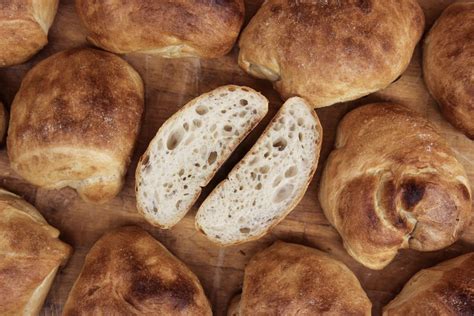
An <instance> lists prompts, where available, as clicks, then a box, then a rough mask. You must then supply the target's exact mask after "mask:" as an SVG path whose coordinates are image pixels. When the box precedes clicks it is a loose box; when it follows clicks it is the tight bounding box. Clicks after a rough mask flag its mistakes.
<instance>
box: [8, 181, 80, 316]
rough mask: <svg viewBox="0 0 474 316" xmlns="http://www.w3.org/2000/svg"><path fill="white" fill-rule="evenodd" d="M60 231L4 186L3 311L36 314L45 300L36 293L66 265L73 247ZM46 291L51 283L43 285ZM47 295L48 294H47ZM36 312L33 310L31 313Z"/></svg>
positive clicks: (10, 313)
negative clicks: (54, 271) (61, 266)
mask: <svg viewBox="0 0 474 316" xmlns="http://www.w3.org/2000/svg"><path fill="white" fill-rule="evenodd" d="M58 236H59V231H58V230H57V229H55V228H54V227H52V226H49V225H48V223H47V222H46V221H45V219H44V218H43V217H42V216H41V214H40V213H39V212H38V211H37V210H36V209H35V208H34V207H33V206H31V205H30V204H28V203H27V202H26V201H24V200H23V199H21V198H20V197H18V196H16V195H14V194H12V193H10V192H7V191H4V190H2V189H0V313H1V314H2V315H19V314H25V315H33V314H34V313H35V312H39V309H40V308H41V306H42V305H43V301H38V300H37V299H35V297H37V296H41V295H39V294H38V293H35V290H37V289H38V288H39V287H40V286H41V284H42V282H43V280H45V279H46V278H47V277H48V275H49V274H50V273H51V272H52V271H53V270H55V269H56V268H57V267H58V266H60V265H63V264H64V263H65V262H66V260H67V259H68V257H69V256H70V254H71V247H69V246H68V245H66V244H65V243H63V242H61V241H60V240H59V239H58ZM41 291H45V292H46V293H47V292H48V291H49V287H46V288H44V287H43V288H42V289H41ZM44 296H45V295H44ZM30 313H32V314H30Z"/></svg>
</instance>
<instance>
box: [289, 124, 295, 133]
mask: <svg viewBox="0 0 474 316" xmlns="http://www.w3.org/2000/svg"><path fill="white" fill-rule="evenodd" d="M295 129H296V125H295V124H293V125H291V126H290V131H292V132H294V131H295Z"/></svg>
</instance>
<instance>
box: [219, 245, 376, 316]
mask: <svg viewBox="0 0 474 316" xmlns="http://www.w3.org/2000/svg"><path fill="white" fill-rule="evenodd" d="M371 306H372V304H371V303H370V300H369V299H368V298H367V295H366V293H365V292H364V290H363V289H362V287H361V286H360V283H359V280H357V277H356V276H355V275H354V274H353V273H352V271H351V270H349V269H348V268H347V267H346V266H345V265H344V264H343V263H342V262H339V261H337V260H335V259H333V258H331V257H330V256H328V255H327V254H325V253H324V252H321V251H319V250H316V249H312V248H308V247H304V246H300V245H295V244H288V243H283V242H276V243H275V244H274V245H272V246H271V247H269V248H267V249H265V250H264V251H262V252H260V253H259V254H257V255H256V256H255V257H253V258H252V260H250V262H249V264H248V265H247V267H246V268H245V276H244V287H243V290H242V296H241V301H240V303H239V302H237V301H234V302H233V304H232V305H231V309H230V310H229V314H228V315H240V316H247V315H370V311H371Z"/></svg>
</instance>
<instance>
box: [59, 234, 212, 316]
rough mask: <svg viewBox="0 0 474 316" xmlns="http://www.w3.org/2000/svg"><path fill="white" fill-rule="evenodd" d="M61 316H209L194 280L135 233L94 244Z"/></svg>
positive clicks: (151, 241)
mask: <svg viewBox="0 0 474 316" xmlns="http://www.w3.org/2000/svg"><path fill="white" fill-rule="evenodd" d="M63 315H64V316H72V315H193V316H194V315H196V316H199V315H212V311H211V307H210V305H209V302H208V301H207V298H206V296H205V294H204V291H203V289H202V287H201V284H200V283H199V280H198V278H197V277H196V276H195V275H194V274H193V273H192V272H191V270H189V269H188V268H187V267H186V266H185V265H184V264H183V263H182V262H181V261H179V260H178V259H177V258H176V257H174V256H173V255H172V254H171V253H170V252H169V251H168V250H167V249H166V248H165V247H163V246H162V245H161V244H160V243H159V242H158V241H156V240H155V239H154V238H153V237H151V236H150V235H149V234H148V233H147V232H145V231H144V230H142V229H140V228H138V227H124V228H120V229H117V230H115V231H112V232H110V233H108V234H106V235H104V236H103V237H102V238H101V239H99V240H98V241H97V242H96V243H95V245H94V246H93V247H92V249H91V250H90V251H89V253H88V255H87V257H86V260H85V262H84V266H83V268H82V271H81V274H80V275H79V278H78V279H77V281H76V283H75V284H74V286H73V288H72V290H71V292H70V293H69V297H68V299H67V302H66V305H65V307H64V313H63Z"/></svg>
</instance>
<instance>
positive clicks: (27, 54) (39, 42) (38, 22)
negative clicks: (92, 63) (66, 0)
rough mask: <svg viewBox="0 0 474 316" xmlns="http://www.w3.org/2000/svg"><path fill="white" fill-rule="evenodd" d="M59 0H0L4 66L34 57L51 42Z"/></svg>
mask: <svg viewBox="0 0 474 316" xmlns="http://www.w3.org/2000/svg"><path fill="white" fill-rule="evenodd" d="M58 2H59V1H58V0H48V1H42V0H0V67H5V66H11V65H15V64H20V63H23V62H25V61H27V60H28V59H30V58H31V57H32V56H33V55H34V54H36V53H37V52H38V51H39V50H40V49H41V48H43V47H44V46H45V45H46V44H47V43H48V30H49V28H50V27H51V24H52V23H53V20H54V16H55V15H56V11H57V8H58Z"/></svg>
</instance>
